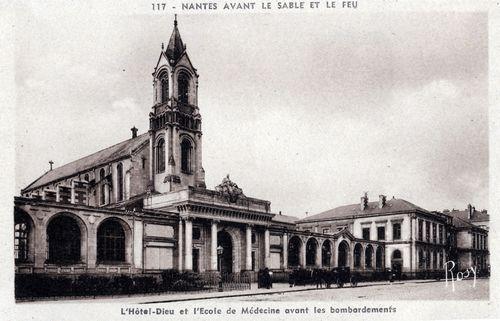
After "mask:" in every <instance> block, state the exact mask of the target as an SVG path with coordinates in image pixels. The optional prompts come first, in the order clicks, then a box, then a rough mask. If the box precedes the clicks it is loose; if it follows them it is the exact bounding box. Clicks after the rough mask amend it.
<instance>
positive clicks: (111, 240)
mask: <svg viewBox="0 0 500 321" xmlns="http://www.w3.org/2000/svg"><path fill="white" fill-rule="evenodd" d="M96 226H97V228H96V231H97V233H96V244H97V255H96V258H97V262H98V263H101V264H102V263H131V262H132V229H131V227H130V225H129V224H128V223H127V222H125V221H124V220H123V219H121V218H119V217H116V216H112V217H106V218H104V219H103V220H101V221H100V222H98V223H97V224H96Z"/></svg>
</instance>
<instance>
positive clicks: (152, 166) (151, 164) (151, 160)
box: [149, 130, 155, 181]
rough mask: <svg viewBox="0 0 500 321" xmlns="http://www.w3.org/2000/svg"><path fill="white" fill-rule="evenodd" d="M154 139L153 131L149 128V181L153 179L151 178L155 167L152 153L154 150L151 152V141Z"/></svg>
mask: <svg viewBox="0 0 500 321" xmlns="http://www.w3.org/2000/svg"><path fill="white" fill-rule="evenodd" d="M153 140H154V136H153V131H152V130H150V131H149V180H150V181H153V178H154V172H155V168H154V159H153V157H154V156H153V155H154V152H153V149H154V148H153V146H154V145H153V144H154V142H153Z"/></svg>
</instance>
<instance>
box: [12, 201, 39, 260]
mask: <svg viewBox="0 0 500 321" xmlns="http://www.w3.org/2000/svg"><path fill="white" fill-rule="evenodd" d="M14 258H15V262H16V263H24V262H34V260H35V221H34V220H33V218H32V217H31V216H30V215H29V214H28V213H27V212H25V211H24V210H21V209H19V208H16V209H15V210H14Z"/></svg>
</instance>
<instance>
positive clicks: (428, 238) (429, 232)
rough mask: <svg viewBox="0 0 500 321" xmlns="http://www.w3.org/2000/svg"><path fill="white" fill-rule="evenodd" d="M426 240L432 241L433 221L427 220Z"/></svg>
mask: <svg viewBox="0 0 500 321" xmlns="http://www.w3.org/2000/svg"><path fill="white" fill-rule="evenodd" d="M425 240H426V241H427V242H430V240H431V223H430V222H425Z"/></svg>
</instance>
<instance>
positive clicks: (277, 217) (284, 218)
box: [272, 214, 299, 224]
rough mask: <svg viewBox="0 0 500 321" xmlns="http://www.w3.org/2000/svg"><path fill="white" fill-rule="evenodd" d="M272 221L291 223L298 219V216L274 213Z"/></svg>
mask: <svg viewBox="0 0 500 321" xmlns="http://www.w3.org/2000/svg"><path fill="white" fill-rule="evenodd" d="M272 220H273V221H275V222H279V223H288V224H293V223H295V222H296V221H298V220H299V218H298V217H295V216H290V215H283V214H276V215H275V216H274V217H273V219H272Z"/></svg>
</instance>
